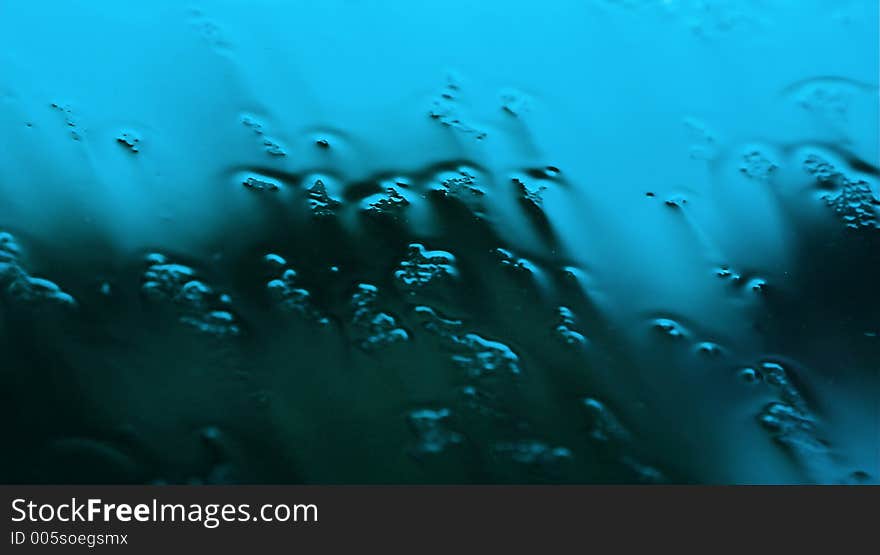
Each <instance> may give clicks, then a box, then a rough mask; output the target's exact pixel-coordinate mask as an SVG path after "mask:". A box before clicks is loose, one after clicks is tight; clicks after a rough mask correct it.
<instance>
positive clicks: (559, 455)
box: [495, 440, 572, 466]
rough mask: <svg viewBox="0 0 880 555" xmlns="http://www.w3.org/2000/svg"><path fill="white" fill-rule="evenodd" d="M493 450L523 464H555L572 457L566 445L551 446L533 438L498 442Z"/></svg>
mask: <svg viewBox="0 0 880 555" xmlns="http://www.w3.org/2000/svg"><path fill="white" fill-rule="evenodd" d="M495 452H496V453H498V454H500V455H503V456H505V457H507V458H509V459H510V460H512V461H514V462H516V463H519V464H525V465H539V466H544V465H556V464H559V463H560V462H562V461H565V460H568V459H571V458H572V452H571V450H570V449H568V448H567V447H561V446H560V447H553V446H550V445H547V444H546V443H543V442H540V441H535V440H522V441H502V442H498V443H496V444H495Z"/></svg>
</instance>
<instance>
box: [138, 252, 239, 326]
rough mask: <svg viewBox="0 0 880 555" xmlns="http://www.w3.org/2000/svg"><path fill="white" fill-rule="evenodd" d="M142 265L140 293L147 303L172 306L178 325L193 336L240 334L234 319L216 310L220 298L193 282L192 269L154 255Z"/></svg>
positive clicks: (159, 255) (207, 288) (199, 283)
mask: <svg viewBox="0 0 880 555" xmlns="http://www.w3.org/2000/svg"><path fill="white" fill-rule="evenodd" d="M146 261H147V268H146V270H144V273H143V276H142V278H141V291H142V292H143V294H144V296H145V297H146V298H147V299H149V300H150V301H153V302H157V303H167V304H168V305H170V306H173V307H174V308H175V309H176V310H177V312H178V314H179V317H178V319H179V321H180V323H182V324H184V325H185V326H187V327H189V328H191V329H193V330H195V331H196V332H199V333H203V334H207V335H211V336H216V337H226V336H236V335H239V334H240V333H241V327H240V325H239V323H238V321H237V319H236V317H235V316H234V315H233V314H232V313H231V312H228V311H227V310H225V309H224V308H222V307H221V306H219V305H222V304H223V303H221V302H220V298H219V297H220V295H218V294H217V293H216V292H215V291H214V290H213V289H212V288H211V287H210V286H209V285H208V284H206V283H205V282H203V281H201V280H199V279H197V276H196V272H195V270H194V269H192V268H191V267H189V266H186V265H183V264H176V263H173V262H170V261H169V260H168V258H167V257H166V256H164V255H162V254H158V253H154V254H150V255H148V256H147V257H146Z"/></svg>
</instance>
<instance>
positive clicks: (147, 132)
mask: <svg viewBox="0 0 880 555" xmlns="http://www.w3.org/2000/svg"><path fill="white" fill-rule="evenodd" d="M294 4H296V3H288V2H280V1H270V0H256V1H248V2H243V1H238V2H236V1H231V0H224V1H214V2H196V3H183V2H177V1H171V0H162V1H156V2H151V3H149V5H137V6H135V5H129V3H116V2H99V1H95V2H30V3H28V2H3V3H2V4H0V360H2V363H0V407H2V408H0V411H2V413H0V414H2V422H3V429H2V434H3V439H2V441H3V452H4V456H3V457H2V460H0V478H2V481H4V482H22V481H27V482H150V483H241V482H244V483H255V482H274V483H300V482H308V483H364V482H369V483H376V482H378V483H450V482H454V483H495V482H505V483H507V482H515V483H523V482H524V483H533V482H536V483H547V482H549V483H557V482H560V483H571V482H598V483H606V482H610V483H621V482H624V483H667V482H673V483H681V482H685V483H877V482H878V480H880V478H878V476H880V439H878V438H880V409H878V403H880V401H878V399H880V294H878V291H880V289H878V284H880V182H878V171H880V170H878V166H880V160H878V158H880V156H878V126H877V122H878V88H877V87H878V78H877V67H878V26H877V21H878V3H877V2H876V1H874V0H848V1H832V0H798V1H795V0H644V1H637V0H588V1H583V0H580V1H574V0H572V1H564V0H551V1H545V2H520V1H514V2H504V3H501V2H464V1H460V0H454V1H447V2H423V3H411V2H398V1H392V0H387V1H379V2H367V1H356V0H325V1H323V2H320V3H304V4H307V5H305V6H303V5H294Z"/></svg>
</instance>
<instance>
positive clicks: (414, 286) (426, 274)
mask: <svg viewBox="0 0 880 555" xmlns="http://www.w3.org/2000/svg"><path fill="white" fill-rule="evenodd" d="M457 277H458V270H457V268H456V266H455V257H454V256H453V255H452V254H450V253H448V252H445V251H429V250H427V249H426V248H425V247H424V245H421V244H419V243H412V244H410V245H409V247H407V254H406V257H405V258H404V259H403V260H402V261H401V262H400V264H399V266H398V267H397V270H395V272H394V279H395V281H396V282H397V285H398V286H399V287H400V288H401V289H402V290H403V291H408V292H411V293H412V292H415V291H418V290H421V289H424V288H426V287H428V286H430V285H431V284H435V283H436V282H438V281H443V280H449V279H455V278H457Z"/></svg>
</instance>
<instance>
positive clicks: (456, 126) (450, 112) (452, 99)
mask: <svg viewBox="0 0 880 555" xmlns="http://www.w3.org/2000/svg"><path fill="white" fill-rule="evenodd" d="M458 81H459V79H458V78H457V77H455V76H450V77H449V82H448V84H447V85H446V87H445V88H444V89H443V90H442V91H441V92H440V94H439V95H438V96H437V97H435V98H434V101H433V102H432V104H431V108H430V110H429V111H428V115H429V116H430V117H431V119H434V120H436V121H438V122H440V124H441V125H443V126H444V127H448V128H450V129H453V130H455V131H457V132H459V133H461V134H463V135H467V136H470V137H473V138H474V139H476V140H478V141H481V140H483V139H485V138H486V136H487V133H486V131H484V130H482V129H479V128H478V127H477V126H475V125H473V124H470V123H467V121H466V119H467V117H466V116H465V114H464V110H463V109H462V107H461V105H460V102H459V95H460V86H459V84H458Z"/></svg>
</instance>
